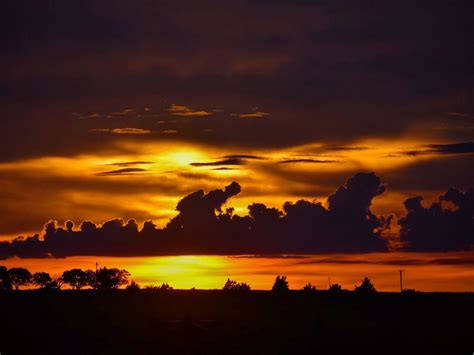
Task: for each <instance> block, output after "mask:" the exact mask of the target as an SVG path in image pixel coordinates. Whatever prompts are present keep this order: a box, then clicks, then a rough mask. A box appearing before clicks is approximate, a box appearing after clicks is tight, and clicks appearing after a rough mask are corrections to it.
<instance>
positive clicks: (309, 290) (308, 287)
mask: <svg viewBox="0 0 474 355" xmlns="http://www.w3.org/2000/svg"><path fill="white" fill-rule="evenodd" d="M303 291H304V292H305V293H315V292H316V291H317V290H316V286H314V285H313V284H312V283H311V282H308V283H307V284H306V285H304V287H303Z"/></svg>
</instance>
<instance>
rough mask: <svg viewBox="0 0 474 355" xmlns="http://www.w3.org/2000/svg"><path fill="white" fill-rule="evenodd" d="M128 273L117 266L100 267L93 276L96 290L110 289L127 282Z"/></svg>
mask: <svg viewBox="0 0 474 355" xmlns="http://www.w3.org/2000/svg"><path fill="white" fill-rule="evenodd" d="M129 276H130V273H129V272H128V271H127V270H120V269H117V268H111V269H107V268H106V267H103V268H100V269H99V270H98V271H97V273H96V277H95V280H94V281H95V282H94V285H95V287H96V288H97V289H98V290H112V289H116V288H119V287H120V286H123V285H126V284H128V277H129Z"/></svg>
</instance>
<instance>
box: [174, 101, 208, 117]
mask: <svg viewBox="0 0 474 355" xmlns="http://www.w3.org/2000/svg"><path fill="white" fill-rule="evenodd" d="M168 112H169V113H170V114H172V115H174V116H210V115H212V112H208V111H204V110H194V109H192V108H190V107H187V106H184V105H176V104H172V105H171V106H170V107H169V108H168Z"/></svg>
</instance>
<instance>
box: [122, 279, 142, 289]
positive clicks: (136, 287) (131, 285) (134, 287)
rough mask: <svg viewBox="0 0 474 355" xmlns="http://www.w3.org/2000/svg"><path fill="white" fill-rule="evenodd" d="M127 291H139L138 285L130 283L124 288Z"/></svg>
mask: <svg viewBox="0 0 474 355" xmlns="http://www.w3.org/2000/svg"><path fill="white" fill-rule="evenodd" d="M125 289H126V290H128V291H138V290H140V285H139V284H138V283H136V282H135V281H134V280H132V281H130V284H129V285H127V287H125Z"/></svg>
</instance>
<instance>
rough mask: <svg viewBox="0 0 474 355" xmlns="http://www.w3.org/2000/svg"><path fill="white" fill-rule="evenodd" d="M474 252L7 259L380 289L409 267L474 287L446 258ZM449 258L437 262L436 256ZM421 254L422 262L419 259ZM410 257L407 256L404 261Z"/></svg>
mask: <svg viewBox="0 0 474 355" xmlns="http://www.w3.org/2000/svg"><path fill="white" fill-rule="evenodd" d="M473 257H474V255H473V252H456V253H398V252H397V253H370V254H324V255H312V256H311V255H308V256H303V257H302V256H300V257H291V256H288V257H285V258H278V257H255V256H237V257H228V256H209V255H204V256H197V255H183V256H165V257H128V258H125V257H120V258H119V257H115V258H114V257H93V256H91V257H87V256H77V257H70V258H63V259H18V258H12V259H7V260H3V261H2V265H5V266H6V267H8V268H11V267H16V266H21V267H26V268H28V269H29V270H30V271H32V272H38V271H46V272H49V273H50V274H51V275H57V276H59V275H60V274H61V273H62V272H63V271H64V270H67V269H71V268H76V267H78V268H82V269H94V268H95V263H96V261H97V262H98V263H99V267H103V266H106V267H117V268H124V269H126V270H128V271H129V272H130V273H131V279H133V280H135V281H137V282H138V283H139V284H140V285H141V286H146V285H152V284H153V285H161V284H162V283H168V284H169V285H171V286H173V287H174V288H177V289H190V288H192V287H196V288H200V289H220V288H222V286H223V285H224V283H225V281H226V280H227V278H231V279H233V280H236V281H239V282H243V281H244V282H247V283H249V284H250V286H251V287H252V289H254V290H258V289H270V288H271V286H272V284H273V281H274V279H275V276H276V275H286V276H287V277H288V280H289V283H290V288H291V289H301V288H302V287H303V286H304V285H305V284H306V283H308V282H311V283H312V284H313V285H316V287H317V288H318V289H327V283H328V276H331V281H332V282H333V283H339V284H341V285H342V286H343V288H346V289H349V290H352V289H353V288H354V285H356V284H359V283H360V280H361V279H362V278H363V277H365V276H368V277H369V278H371V280H372V281H373V282H374V284H375V286H376V288H377V289H378V290H380V291H395V292H397V291H398V290H399V283H398V282H399V280H398V270H399V269H400V268H403V269H404V270H405V274H404V285H405V287H406V288H414V289H416V290H419V291H451V292H465V291H468V292H473V291H474V270H473V268H472V264H463V263H459V264H455V263H453V264H452V265H450V264H449V263H446V260H454V261H455V260H456V259H463V260H468V259H471V260H472V258H473ZM438 259H443V261H444V262H443V263H440V264H437V263H436V260H438ZM413 260H417V261H418V263H419V264H416V263H413ZM404 262H406V263H405V264H404Z"/></svg>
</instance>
